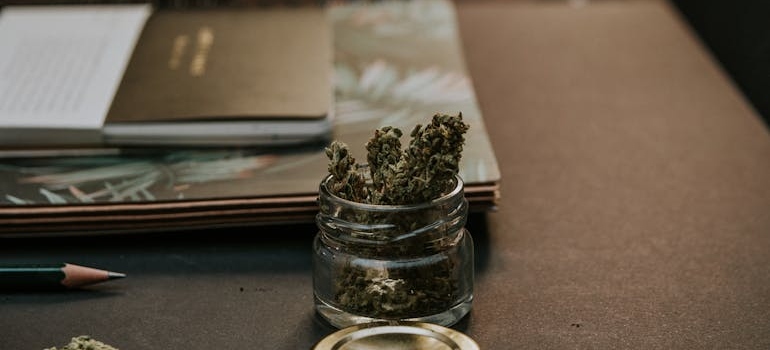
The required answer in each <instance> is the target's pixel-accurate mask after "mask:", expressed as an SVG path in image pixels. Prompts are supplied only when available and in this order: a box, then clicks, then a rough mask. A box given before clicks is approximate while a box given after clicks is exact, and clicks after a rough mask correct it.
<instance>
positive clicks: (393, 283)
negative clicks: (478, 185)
mask: <svg viewBox="0 0 770 350" xmlns="http://www.w3.org/2000/svg"><path fill="white" fill-rule="evenodd" d="M330 178H331V176H329V177H327V178H325V179H324V180H323V181H322V182H321V185H320V189H319V206H320V211H319V213H318V215H317V216H316V223H317V225H318V228H319V232H318V234H317V235H316V237H315V240H314V244H313V253H314V254H313V256H314V257H313V265H314V269H313V289H314V296H315V306H316V310H317V312H318V313H319V314H320V315H321V316H322V317H323V318H325V319H326V320H327V321H329V322H330V323H331V324H332V325H334V326H336V327H340V328H342V327H347V326H351V325H354V324H360V323H368V322H375V321H390V320H409V321H420V322H428V323H433V324H438V325H442V326H449V325H452V324H454V323H456V322H457V321H459V320H460V319H461V318H462V317H463V316H465V314H467V313H468V311H470V309H471V302H472V300H473V240H472V238H471V236H470V234H469V233H468V231H467V230H466V229H465V222H466V220H467V216H468V202H467V201H466V200H465V196H464V192H463V182H462V180H461V179H460V178H459V177H456V181H455V183H454V184H453V185H454V188H453V189H452V191H451V192H449V193H448V194H446V195H444V196H443V197H441V198H438V199H435V200H433V201H431V202H427V203H421V204H415V205H372V204H362V203H356V202H352V201H348V200H345V199H342V198H340V197H337V196H335V195H333V194H332V193H330V192H329V190H328V189H327V186H326V185H327V183H328V182H329V181H330Z"/></svg>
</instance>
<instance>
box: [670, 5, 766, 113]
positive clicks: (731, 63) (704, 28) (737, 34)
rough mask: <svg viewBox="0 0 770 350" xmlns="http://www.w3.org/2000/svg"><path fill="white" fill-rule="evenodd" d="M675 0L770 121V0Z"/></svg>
mask: <svg viewBox="0 0 770 350" xmlns="http://www.w3.org/2000/svg"><path fill="white" fill-rule="evenodd" d="M672 2H673V4H674V5H676V7H677V8H678V9H679V10H680V11H681V12H682V15H683V16H684V17H685V18H686V19H687V20H688V21H689V23H690V25H691V26H692V27H693V29H695V31H696V32H697V33H698V35H699V36H700V38H701V40H702V41H703V43H704V44H705V45H706V46H707V47H708V48H709V49H710V50H711V52H712V54H713V55H714V57H716V59H717V60H719V62H720V63H721V64H722V67H724V69H725V71H727V73H729V74H730V76H731V77H732V79H733V80H734V81H735V83H736V84H737V85H738V87H739V88H740V89H741V91H742V92H743V94H744V95H745V96H746V98H747V99H748V100H749V101H750V102H751V104H752V105H753V106H754V108H755V109H756V110H757V112H758V113H759V114H760V115H761V116H762V118H763V120H764V121H765V125H770V20H769V19H770V1H767V0H732V1H731V0H672Z"/></svg>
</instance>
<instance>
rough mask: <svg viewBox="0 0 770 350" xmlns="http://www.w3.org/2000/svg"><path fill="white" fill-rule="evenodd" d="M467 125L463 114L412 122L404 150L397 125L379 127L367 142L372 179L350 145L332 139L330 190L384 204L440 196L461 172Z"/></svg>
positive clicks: (329, 150) (350, 197)
mask: <svg viewBox="0 0 770 350" xmlns="http://www.w3.org/2000/svg"><path fill="white" fill-rule="evenodd" d="M467 130H468V124H465V123H464V122H463V121H462V113H459V114H458V115H457V116H453V115H447V114H436V115H434V116H433V119H432V120H431V123H430V124H428V125H425V126H422V125H419V124H418V125H417V126H415V127H414V129H413V130H412V132H411V134H410V135H411V137H412V139H411V141H410V142H409V145H408V147H407V148H406V149H402V148H401V141H400V138H401V136H402V132H401V130H399V129H398V128H394V127H391V126H386V127H383V128H381V129H379V130H376V131H375V132H374V137H372V139H371V140H369V142H367V144H366V150H367V157H366V160H367V161H368V169H369V175H368V178H370V179H371V181H370V182H369V183H367V175H366V174H362V173H361V172H360V171H359V168H361V166H359V165H356V163H355V158H353V156H352V155H350V151H349V149H348V147H347V145H345V144H344V143H342V142H339V141H334V142H333V143H332V144H331V146H329V147H328V148H327V149H326V155H327V157H328V158H329V173H330V174H331V175H332V176H333V183H332V185H331V191H332V193H333V194H335V195H337V196H339V197H340V198H344V199H348V200H352V201H355V202H359V203H367V204H381V205H395V204H415V203H421V202H425V201H429V200H432V199H435V198H438V197H440V196H441V195H442V194H444V193H445V192H446V191H447V190H448V189H449V188H450V187H451V184H452V182H453V181H454V178H455V176H456V175H457V173H458V171H459V167H460V158H461V156H462V150H463V143H464V142H465V137H464V134H465V132H466V131H467Z"/></svg>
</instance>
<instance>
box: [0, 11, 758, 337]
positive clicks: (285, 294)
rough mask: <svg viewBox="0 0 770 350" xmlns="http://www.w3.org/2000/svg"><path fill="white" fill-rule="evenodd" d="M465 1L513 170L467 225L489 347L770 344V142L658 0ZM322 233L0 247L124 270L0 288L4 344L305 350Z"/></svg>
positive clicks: (283, 231) (478, 70)
mask: <svg viewBox="0 0 770 350" xmlns="http://www.w3.org/2000/svg"><path fill="white" fill-rule="evenodd" d="M581 4H582V3H581V2H556V1H539V2H513V3H502V2H489V3H483V4H479V3H475V2H462V3H460V4H459V21H460V27H461V31H462V36H463V40H464V47H465V51H466V56H467V61H468V65H469V68H470V71H471V74H472V76H473V79H474V83H475V86H476V89H477V93H478V98H479V101H480V104H481V107H482V109H483V111H484V115H485V118H486V121H487V127H488V129H489V133H490V136H491V139H492V142H493V145H494V147H495V149H496V152H497V157H498V159H499V161H500V166H501V171H502V176H503V178H502V199H501V201H500V204H499V208H498V210H497V211H496V212H492V213H489V214H487V215H474V216H472V217H471V221H470V224H469V228H470V230H471V231H472V233H473V235H474V238H475V240H476V248H477V250H476V253H477V256H476V259H477V279H476V293H475V297H476V299H475V302H474V309H473V311H472V312H471V314H470V316H469V317H467V318H466V319H464V320H463V321H462V322H461V323H460V324H458V325H457V326H456V328H457V329H459V330H462V331H464V332H466V333H467V334H468V335H470V336H471V337H473V338H474V339H475V340H476V341H477V342H478V343H479V344H480V345H481V346H482V348H484V349H529V348H544V349H550V348H554V349H563V348H568V349H574V348H586V349H596V348H610V349H616V348H635V349H656V348H657V349H684V348H693V349H701V348H718V349H722V348H745V349H767V348H770V133H768V130H767V129H766V128H765V127H764V126H763V124H762V123H761V121H760V119H759V118H758V117H757V116H756V114H755V113H754V112H753V111H752V110H751V109H750V108H749V107H747V106H748V105H747V103H746V101H745V99H744V98H743V96H741V95H740V94H739V93H738V92H737V90H736V89H735V88H734V87H733V85H731V83H730V82H729V81H728V80H727V78H726V76H725V74H724V73H723V71H722V70H721V69H720V68H719V67H718V66H717V65H716V64H715V63H714V61H713V60H712V59H711V57H709V56H708V55H707V54H706V53H705V51H704V50H703V48H702V47H701V46H700V45H699V44H698V42H697V41H696V40H695V39H694V37H693V35H692V34H691V33H690V31H689V29H688V27H687V26H686V25H685V24H684V22H683V21H681V19H680V18H679V17H678V15H677V14H676V13H675V11H674V10H673V9H672V8H671V7H670V6H669V5H668V4H666V3H664V2H659V1H630V2H626V1H623V2H621V1H617V2H613V1H605V2H597V3H593V2H591V3H588V4H587V5H581ZM314 234H315V228H314V226H313V225H294V226H282V227H266V228H248V229H240V230H236V231H232V230H223V231H199V232H168V233H155V234H145V235H132V236H110V237H81V238H75V239H67V240H64V239H46V240H42V239H34V240H33V239H22V240H19V239H13V240H11V239H6V240H2V241H0V263H7V262H24V261H29V262H33V261H41V260H43V261H71V262H77V263H79V264H84V265H94V266H101V267H106V268H109V269H113V270H116V271H120V272H125V273H127V274H128V275H129V278H127V279H124V280H118V281H113V282H110V283H108V284H103V285H100V286H99V287H98V288H92V289H90V290H85V291H77V292H71V293H26V294H0V348H2V349H41V348H43V347H46V346H53V345H63V344H65V343H66V342H67V341H68V340H69V338H70V337H72V336H76V335H80V334H89V335H92V336H94V337H96V338H97V339H100V340H103V341H105V342H107V343H109V344H112V345H114V346H117V347H119V348H120V349H188V348H189V349H307V348H309V347H310V346H311V345H312V344H313V343H315V342H316V341H318V340H319V339H321V338H322V337H323V336H325V335H327V334H329V333H331V332H332V331H333V329H332V328H330V327H328V326H327V325H326V324H324V323H323V322H321V321H320V320H319V319H318V318H317V317H316V316H315V314H314V312H313V303H312V287H311V261H310V249H311V240H312V237H313V235H314Z"/></svg>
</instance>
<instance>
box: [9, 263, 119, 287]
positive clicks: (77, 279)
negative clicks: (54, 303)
mask: <svg viewBox="0 0 770 350" xmlns="http://www.w3.org/2000/svg"><path fill="white" fill-rule="evenodd" d="M124 277H126V275H125V274H123V273H118V272H111V271H105V270H100V269H95V268H91V267H85V266H80V265H74V264H69V263H61V264H46V265H41V264H27V265H3V266H0V290H39V289H71V288H79V287H83V286H87V285H91V284H95V283H100V282H104V281H108V280H112V279H118V278H124Z"/></svg>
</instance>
